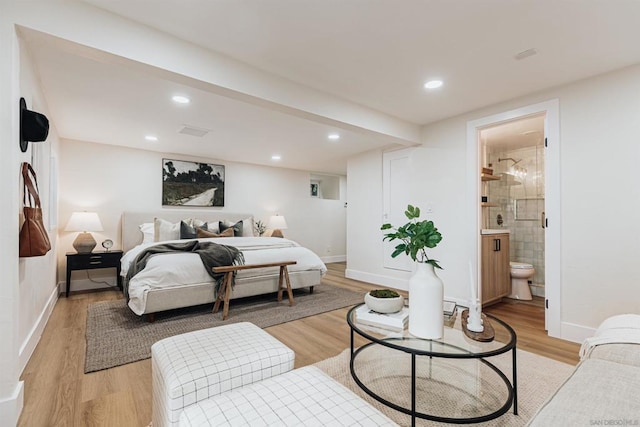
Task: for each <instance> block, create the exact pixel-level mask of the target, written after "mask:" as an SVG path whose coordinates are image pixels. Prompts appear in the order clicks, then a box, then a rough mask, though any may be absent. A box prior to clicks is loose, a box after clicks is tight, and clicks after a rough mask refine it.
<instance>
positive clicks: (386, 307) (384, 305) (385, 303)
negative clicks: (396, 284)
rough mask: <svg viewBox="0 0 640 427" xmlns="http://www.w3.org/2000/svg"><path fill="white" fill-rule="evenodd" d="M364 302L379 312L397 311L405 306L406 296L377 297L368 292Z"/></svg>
mask: <svg viewBox="0 0 640 427" xmlns="http://www.w3.org/2000/svg"><path fill="white" fill-rule="evenodd" d="M364 302H365V303H366V304H367V307H369V310H373V311H376V312H378V313H397V312H398V311H400V310H402V307H403V306H404V297H403V296H402V295H400V296H398V297H396V298H376V297H374V296H371V294H370V293H369V292H367V293H366V294H365V296H364Z"/></svg>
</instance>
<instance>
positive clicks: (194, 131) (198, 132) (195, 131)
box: [178, 125, 211, 137]
mask: <svg viewBox="0 0 640 427" xmlns="http://www.w3.org/2000/svg"><path fill="white" fill-rule="evenodd" d="M209 132H211V130H210V129H203V128H199V127H195V126H191V125H182V127H181V128H180V130H179V131H178V133H183V134H185V135H191V136H199V137H203V136H205V135H206V134H208V133H209Z"/></svg>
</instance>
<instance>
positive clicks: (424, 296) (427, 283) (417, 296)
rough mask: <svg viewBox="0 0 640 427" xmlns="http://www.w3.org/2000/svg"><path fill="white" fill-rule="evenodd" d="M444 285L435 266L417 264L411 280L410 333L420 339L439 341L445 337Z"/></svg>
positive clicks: (422, 263) (423, 263)
mask: <svg viewBox="0 0 640 427" xmlns="http://www.w3.org/2000/svg"><path fill="white" fill-rule="evenodd" d="M443 299H444V284H443V283H442V280H440V278H439V277H438V276H437V275H436V272H435V270H434V268H433V265H431V264H429V263H425V262H417V263H416V271H415V273H414V274H413V276H411V279H409V333H410V334H411V335H413V336H415V337H418V338H424V339H439V338H442V336H443V335H444V313H443V308H442V302H443Z"/></svg>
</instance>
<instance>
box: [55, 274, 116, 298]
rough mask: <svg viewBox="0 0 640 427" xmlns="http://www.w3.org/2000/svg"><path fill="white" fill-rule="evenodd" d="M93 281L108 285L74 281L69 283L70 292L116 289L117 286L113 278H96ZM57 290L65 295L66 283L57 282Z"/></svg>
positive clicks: (82, 280) (83, 280)
mask: <svg viewBox="0 0 640 427" xmlns="http://www.w3.org/2000/svg"><path fill="white" fill-rule="evenodd" d="M94 280H96V281H99V282H102V281H104V282H107V283H109V284H108V285H107V284H106V283H95V282H92V281H91V280H89V279H74V280H73V281H72V282H71V289H70V290H71V292H76V291H93V290H95V289H109V288H118V284H117V282H116V279H114V278H113V276H110V277H107V278H102V277H97V278H95V279H94ZM58 289H59V293H61V294H63V293H66V291H67V283H66V282H59V283H58Z"/></svg>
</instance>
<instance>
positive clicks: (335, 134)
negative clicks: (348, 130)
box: [327, 133, 340, 141]
mask: <svg viewBox="0 0 640 427" xmlns="http://www.w3.org/2000/svg"><path fill="white" fill-rule="evenodd" d="M327 138H329V139H330V140H332V141H335V140H337V139H340V135H339V134H337V133H330V134H329V135H328V136H327Z"/></svg>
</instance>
